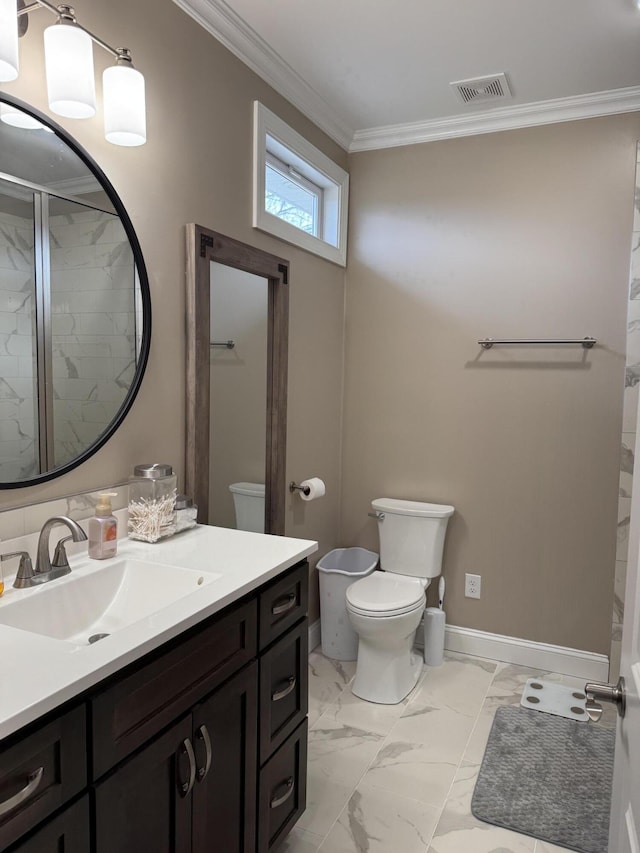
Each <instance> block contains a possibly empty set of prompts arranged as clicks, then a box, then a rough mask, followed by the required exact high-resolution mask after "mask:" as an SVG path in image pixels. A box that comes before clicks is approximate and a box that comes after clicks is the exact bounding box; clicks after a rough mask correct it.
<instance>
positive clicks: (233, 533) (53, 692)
mask: <svg viewBox="0 0 640 853" xmlns="http://www.w3.org/2000/svg"><path fill="white" fill-rule="evenodd" d="M317 548H318V544H317V542H312V541H309V540H306V539H290V538H288V537H284V536H268V535H263V534H259V533H246V532H244V531H240V530H227V529H225V528H222V527H205V526H198V527H195V528H193V529H191V530H187V531H185V532H183V533H179V534H177V535H176V536H173V537H171V538H169V539H166V540H163V541H160V542H156V543H154V544H146V543H144V542H135V541H132V540H129V539H121V540H120V541H119V543H118V555H117V557H115V558H113V561H115V560H118V559H122V558H123V557H125V558H129V559H135V560H140V561H144V562H146V563H150V562H152V563H156V564H162V565H165V566H178V567H182V568H190V569H194V570H197V571H198V572H200V573H201V574H202V575H203V576H206V575H208V574H209V575H210V574H215V575H217V577H216V578H215V579H213V580H211V581H208V582H205V583H204V584H203V585H202V586H200V587H198V588H197V589H195V590H194V591H193V592H189V593H188V594H187V595H185V596H184V597H182V598H179V599H177V600H176V601H175V602H172V603H171V604H169V605H168V606H166V607H164V608H163V609H162V610H159V611H157V612H156V613H153V614H152V615H150V616H147V617H145V618H143V619H140V620H139V621H137V622H135V623H133V624H131V625H128V626H127V627H124V628H121V629H120V630H119V631H117V632H115V633H113V634H112V635H111V636H108V637H105V638H104V639H102V640H100V641H99V642H97V643H95V644H93V645H86V646H84V645H83V646H79V645H77V644H75V643H72V642H67V641H66V640H57V639H52V638H50V637H46V636H43V635H39V634H36V633H31V632H28V631H24V630H19V629H17V628H13V627H8V626H6V625H1V624H0V649H1V650H2V658H1V664H0V666H1V667H2V677H1V678H0V738H5V737H7V736H8V735H10V734H12V733H14V732H16V731H18V730H19V729H21V728H22V727H23V726H25V725H27V724H29V723H31V722H33V721H34V720H36V719H38V717H40V716H42V715H43V714H46V713H47V712H49V711H51V710H53V709H54V708H56V707H57V706H59V705H61V704H62V703H64V702H66V701H68V700H69V699H72V698H73V697H75V696H78V695H80V694H81V693H83V692H84V691H85V690H87V689H88V688H90V687H93V686H94V685H96V684H98V683H99V682H100V681H102V680H103V679H105V678H107V677H108V676H110V675H113V674H114V673H116V672H117V671H118V670H119V669H122V668H123V667H125V666H127V665H128V664H130V663H132V662H133V661H135V660H138V659H139V658H141V657H142V656H143V655H145V654H146V653H147V652H150V651H152V650H153V649H155V648H157V647H158V646H161V645H162V644H163V643H166V642H167V641H168V640H170V639H172V638H173V637H175V636H177V635H178V634H180V633H182V632H183V631H185V630H187V629H188V628H190V627H192V626H193V625H196V624H197V623H198V622H200V621H201V620H203V619H205V618H206V617H207V616H211V614H213V613H216V612H218V611H219V610H222V608H224V607H226V606H227V605H228V604H231V603H232V602H234V601H236V600H238V599H239V598H241V597H242V596H243V595H245V594H246V593H248V592H251V591H252V590H254V589H257V588H258V587H259V586H261V585H262V584H263V583H265V582H266V581H268V580H271V579H272V578H274V577H276V576H277V575H278V574H280V573H281V572H282V571H283V570H285V569H287V568H290V567H291V566H293V565H295V564H296V563H297V562H299V561H300V560H303V559H304V558H305V557H308V556H309V555H310V554H313V553H314V552H315V551H316V550H317ZM108 562H109V561H108V560H106V561H96V560H89V559H88V557H86V555H85V556H82V557H81V556H78V555H76V556H75V557H70V558H69V563H70V565H71V569H72V573H71V575H67V576H66V577H64V578H60V579H58V580H53V581H50V582H49V583H48V584H45V585H43V586H41V587H37V588H34V589H26V590H16V589H14V588H13V587H12V586H11V585H10V584H11V579H10V578H7V579H6V584H7V585H6V587H5V594H4V595H3V596H2V598H0V609H1V608H3V607H5V606H7V605H8V604H10V603H11V602H12V601H17V600H18V598H22V599H25V598H26V597H27V596H32V595H38V593H39V592H40V591H41V590H43V589H44V588H45V587H49V586H53V585H54V584H56V585H57V584H60V585H61V587H60V588H61V589H62V585H64V584H66V583H69V582H70V579H72V578H74V573H75V577H77V576H79V575H80V574H82V573H83V572H84V573H90V572H91V571H96V570H97V568H98V567H101V566H104V565H105V564H106V563H108Z"/></svg>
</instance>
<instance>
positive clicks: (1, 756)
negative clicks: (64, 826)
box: [0, 705, 87, 850]
mask: <svg viewBox="0 0 640 853" xmlns="http://www.w3.org/2000/svg"><path fill="white" fill-rule="evenodd" d="M86 784H87V738H86V707H85V706H84V705H79V706H77V707H76V708H74V709H73V710H71V711H67V713H65V714H62V715H61V716H60V717H58V718H57V719H55V720H53V721H52V722H50V723H47V724H46V725H44V726H42V727H41V728H39V729H35V730H33V731H31V732H29V733H28V734H26V735H25V736H24V737H23V738H20V739H18V740H16V741H15V742H14V743H13V744H12V745H10V746H8V747H4V746H3V747H2V749H1V750H0V850H5V849H6V848H7V847H8V846H9V844H12V843H13V842H14V841H17V839H18V838H20V837H21V836H22V835H24V834H25V832H27V831H28V830H29V829H31V828H32V827H34V826H36V825H37V824H38V823H40V821H42V820H43V819H44V818H46V817H48V815H50V814H51V813H52V812H53V811H55V810H56V809H58V808H60V806H62V805H63V804H64V803H66V802H67V801H68V800H70V799H71V798H72V797H74V796H75V795H76V794H78V793H79V792H80V791H81V790H82V789H83V788H84V787H86Z"/></svg>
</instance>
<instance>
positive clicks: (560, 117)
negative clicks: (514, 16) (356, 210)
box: [349, 86, 640, 152]
mask: <svg viewBox="0 0 640 853" xmlns="http://www.w3.org/2000/svg"><path fill="white" fill-rule="evenodd" d="M637 110H640V86H631V87H629V88H627V89H612V90H611V91H608V92H594V93H592V94H589V95H575V96H573V97H569V98H557V99H554V100H551V101H536V102H534V103H530V104H520V105H517V106H510V107H498V108H496V109H492V110H484V111H483V112H477V113H474V114H473V115H456V116H451V117H450V118H441V119H433V120H429V121H420V122H412V123H409V124H396V125H388V126H387V127H371V128H368V129H366V130H357V131H356V132H355V133H354V135H353V140H352V142H351V145H350V146H349V151H350V152H356V151H372V150H376V149H379V148H394V147H396V146H399V145H417V144H419V143H421V142H433V141H436V140H438V139H455V138H456V137H459V136H475V135H477V134H481V133H497V132H499V131H501V130H516V129H518V128H523V127H535V126H536V125H542V124H555V123H557V122H564V121H577V120H579V119H586V118H596V117H598V116H607V115H614V114H616V113H630V112H636V111H637Z"/></svg>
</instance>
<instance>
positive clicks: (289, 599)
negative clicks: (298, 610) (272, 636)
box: [271, 592, 296, 616]
mask: <svg viewBox="0 0 640 853" xmlns="http://www.w3.org/2000/svg"><path fill="white" fill-rule="evenodd" d="M295 606H296V594H295V592H290V593H289V595H284V596H283V597H282V598H279V599H278V600H277V601H276V602H274V604H273V607H272V608H271V613H272V614H273V616H280V615H281V614H282V613H286V612H287V611H288V610H293V608H294V607H295Z"/></svg>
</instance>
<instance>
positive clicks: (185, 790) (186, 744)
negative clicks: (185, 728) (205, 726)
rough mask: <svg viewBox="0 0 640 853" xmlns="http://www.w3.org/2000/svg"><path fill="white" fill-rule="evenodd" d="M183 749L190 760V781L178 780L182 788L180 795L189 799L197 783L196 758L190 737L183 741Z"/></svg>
mask: <svg viewBox="0 0 640 853" xmlns="http://www.w3.org/2000/svg"><path fill="white" fill-rule="evenodd" d="M182 749H183V750H184V751H185V752H186V754H187V758H188V759H189V781H188V782H181V781H180V779H178V786H179V788H180V795H181V796H182V797H188V796H189V794H190V793H191V789H192V788H193V786H194V783H195V781H196V757H195V754H194V752H193V747H192V746H191V741H190V740H189V738H188V737H187V738H185V739H184V740H183V741H182Z"/></svg>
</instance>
